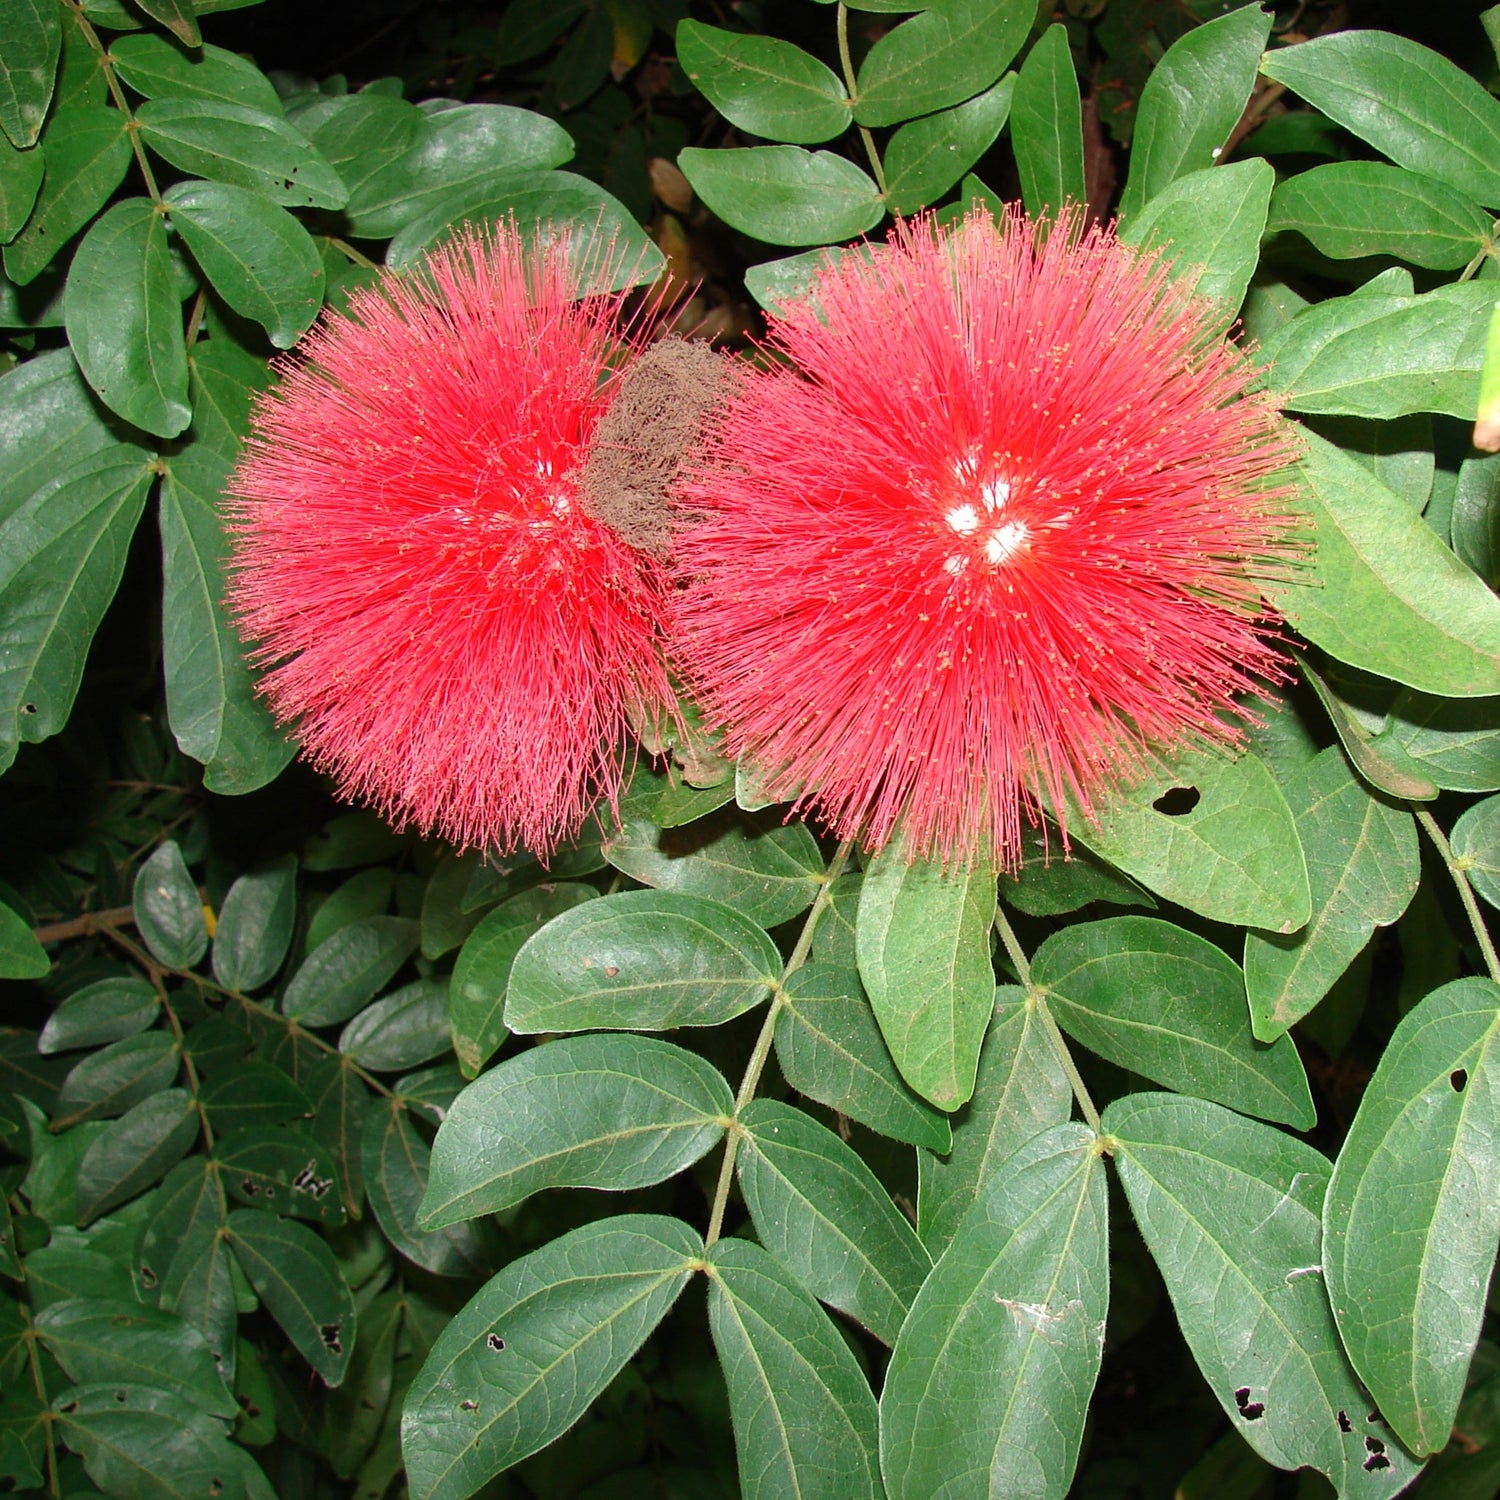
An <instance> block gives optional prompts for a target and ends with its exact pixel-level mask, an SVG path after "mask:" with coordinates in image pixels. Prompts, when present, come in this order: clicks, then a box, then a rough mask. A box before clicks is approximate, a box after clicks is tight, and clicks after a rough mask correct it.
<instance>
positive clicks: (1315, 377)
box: [1261, 105, 1500, 421]
mask: <svg viewBox="0 0 1500 1500" xmlns="http://www.w3.org/2000/svg"><path fill="white" fill-rule="evenodd" d="M1496 107H1497V108H1500V105H1497V106H1496ZM1493 300H1494V298H1493V296H1492V294H1491V293H1490V291H1489V290H1487V289H1486V288H1485V287H1484V286H1482V285H1480V284H1479V283H1477V282H1458V283H1454V284H1452V285H1449V286H1440V287H1438V288H1437V289H1436V290H1435V291H1431V292H1422V293H1420V294H1417V295H1409V294H1407V293H1403V292H1386V291H1362V292H1361V293H1360V294H1359V295H1358V296H1355V297H1333V298H1330V299H1329V300H1328V301H1326V302H1320V303H1318V304H1317V305H1316V306H1314V307H1310V308H1308V309H1307V310H1306V311H1305V312H1302V313H1299V314H1298V315H1297V316H1296V317H1295V318H1293V319H1292V321H1291V322H1290V323H1288V324H1287V325H1286V327H1285V328H1284V329H1282V330H1281V331H1280V332H1279V333H1277V334H1273V335H1272V337H1271V338H1270V339H1268V340H1267V341H1266V344H1265V347H1264V348H1263V349H1262V351H1261V353H1262V356H1263V357H1264V358H1265V359H1266V360H1267V361H1269V362H1270V364H1271V367H1272V368H1271V374H1270V377H1269V384H1270V385H1271V386H1272V388H1273V389H1274V390H1275V391H1276V393H1277V398H1278V400H1279V401H1280V402H1281V404H1282V405H1283V406H1285V407H1287V408H1288V409H1289V410H1291V411H1306V412H1331V413H1335V414H1339V413H1342V414H1346V415H1348V416H1355V417H1382V418H1389V417H1400V416H1405V415H1406V414H1407V413H1408V412H1422V411H1431V412H1446V413H1447V414H1448V415H1449V416H1453V417H1463V418H1465V419H1466V420H1469V421H1472V420H1473V418H1474V413H1475V408H1476V404H1477V401H1478V398H1479V368H1480V365H1481V363H1482V362H1483V357H1484V335H1485V328H1486V326H1487V325H1488V321H1489V313H1490V306H1491V303H1492V302H1493Z"/></svg>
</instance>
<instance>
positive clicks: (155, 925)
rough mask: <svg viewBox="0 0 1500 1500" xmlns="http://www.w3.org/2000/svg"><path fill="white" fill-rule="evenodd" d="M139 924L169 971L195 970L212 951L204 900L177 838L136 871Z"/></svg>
mask: <svg viewBox="0 0 1500 1500" xmlns="http://www.w3.org/2000/svg"><path fill="white" fill-rule="evenodd" d="M135 925H136V926H137V927H138V928H139V929H140V934H141V936H142V937H143V938H145V940H146V946H147V947H148V948H149V949H150V950H151V952H152V953H153V954H154V955H155V956H156V957H157V958H158V959H160V960H161V962H162V963H164V964H165V965H166V966H167V967H168V968H169V969H191V968H192V967H193V965H194V964H195V963H197V962H198V960H199V959H200V958H202V957H203V955H204V954H205V953H206V952H207V951H208V922H207V920H206V918H205V917H204V915H203V899H202V897H201V896H199V894H198V887H197V886H196V885H194V884H193V877H192V876H191V875H190V874H189V873H188V867H187V864H186V862H185V861H184V860H183V857H182V850H181V849H180V848H179V847H178V845H177V843H176V841H175V840H173V839H168V840H167V842H166V843H164V844H162V845H161V847H160V848H158V849H157V851H156V853H155V854H153V855H152V856H151V858H150V859H148V860H147V861H146V863H145V864H143V865H142V866H141V868H140V869H139V870H138V871H137V872H136V877H135Z"/></svg>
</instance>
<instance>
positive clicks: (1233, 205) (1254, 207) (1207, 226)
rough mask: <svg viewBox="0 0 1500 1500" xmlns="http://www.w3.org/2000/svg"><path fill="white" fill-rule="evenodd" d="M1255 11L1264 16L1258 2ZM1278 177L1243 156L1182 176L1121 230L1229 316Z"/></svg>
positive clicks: (1256, 251) (1251, 265)
mask: <svg viewBox="0 0 1500 1500" xmlns="http://www.w3.org/2000/svg"><path fill="white" fill-rule="evenodd" d="M1251 10H1252V11H1255V13H1256V14H1259V13H1260V12H1259V10H1258V8H1257V7H1254V6H1252V7H1251ZM1275 182H1276V174H1275V172H1274V171H1272V169H1271V165H1270V163H1269V162H1265V161H1240V162H1233V163H1231V164H1230V165H1229V166H1227V167H1212V168H1205V169H1204V170H1203V171H1201V172H1190V173H1188V175H1187V176H1185V177H1178V178H1177V179H1176V180H1175V181H1173V182H1172V183H1170V184H1168V185H1167V186H1166V187H1164V188H1163V189H1162V190H1161V191H1160V192H1158V193H1157V194H1155V195H1154V196H1153V197H1152V199H1151V202H1150V203H1149V204H1147V205H1146V207H1145V208H1143V209H1142V210H1141V211H1140V212H1139V213H1137V214H1136V215H1134V217H1132V218H1131V219H1130V220H1129V222H1128V223H1127V224H1126V225H1125V228H1124V229H1123V230H1122V231H1121V234H1120V238H1121V239H1122V240H1123V241H1124V242H1125V243H1126V244H1128V245H1147V246H1150V247H1151V248H1152V249H1160V250H1161V251H1162V252H1163V253H1164V254H1165V256H1166V258H1167V259H1168V260H1170V261H1171V262H1172V267H1173V274H1174V275H1177V276H1185V277H1186V278H1187V279H1188V280H1189V281H1190V282H1191V283H1192V286H1193V290H1194V291H1196V292H1197V293H1198V294H1199V295H1200V296H1202V297H1208V298H1210V299H1211V300H1212V301H1215V302H1217V303H1219V304H1220V305H1221V306H1222V307H1223V308H1224V309H1226V311H1227V312H1228V313H1230V314H1232V313H1234V312H1235V311H1236V310H1238V308H1239V305H1240V303H1241V302H1243V301H1244V300H1245V291H1246V288H1248V287H1249V285H1250V277H1251V276H1252V275H1253V274H1254V271H1255V267H1256V265H1257V263H1258V262H1259V260H1260V240H1261V235H1262V234H1263V233H1264V232H1265V227H1266V213H1267V210H1268V208H1269V206H1270V202H1271V189H1272V187H1273V186H1274V185H1275Z"/></svg>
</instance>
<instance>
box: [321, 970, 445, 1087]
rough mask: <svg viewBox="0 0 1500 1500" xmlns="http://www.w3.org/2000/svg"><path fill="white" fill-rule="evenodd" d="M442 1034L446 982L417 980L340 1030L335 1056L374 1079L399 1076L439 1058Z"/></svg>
mask: <svg viewBox="0 0 1500 1500" xmlns="http://www.w3.org/2000/svg"><path fill="white" fill-rule="evenodd" d="M452 1045H453V1038H452V1036H451V1034H450V1032H449V1030H448V976H447V975H446V974H444V975H443V976H442V977H441V978H438V979H418V980H415V981H414V982H413V983H411V984H407V985H403V986H402V987H401V988H400V989H399V990H397V991H396V992H395V993H394V994H391V995H387V996H386V997H385V998H384V999H383V1000H377V1001H375V1003H374V1004H373V1005H367V1006H366V1007H365V1008H364V1009H363V1010H362V1011H360V1013H359V1014H358V1015H357V1016H355V1018H354V1019H353V1020H352V1021H350V1023H349V1024H348V1025H347V1026H346V1027H344V1030H343V1034H342V1035H341V1036H340V1037H339V1051H340V1052H342V1053H344V1054H345V1056H347V1057H350V1058H352V1059H353V1060H354V1061H355V1062H356V1063H358V1064H359V1065H360V1067H362V1068H369V1069H371V1070H372V1071H374V1072H376V1073H402V1072H405V1071H406V1070H407V1069H408V1068H415V1067H418V1066H420V1065H421V1064H422V1063H425V1062H431V1061H432V1059H433V1058H435V1057H441V1056H442V1055H443V1054H444V1053H445V1052H447V1051H448V1050H449V1048H450V1047H451V1046H452Z"/></svg>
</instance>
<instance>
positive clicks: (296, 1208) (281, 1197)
mask: <svg viewBox="0 0 1500 1500" xmlns="http://www.w3.org/2000/svg"><path fill="white" fill-rule="evenodd" d="M214 1160H215V1161H216V1162H218V1164H219V1169H220V1171H221V1172H222V1174H223V1178H224V1186H225V1188H226V1189H227V1190H228V1192H229V1194H230V1196H231V1197H234V1198H237V1199H239V1201H240V1202H241V1203H248V1204H252V1205H254V1206H256V1207H258V1208H265V1209H268V1210H269V1211H270V1212H271V1213H277V1214H292V1215H293V1216H294V1217H296V1218H299V1219H312V1220H315V1221H320V1222H323V1223H328V1224H339V1223H342V1222H343V1218H344V1207H343V1204H342V1203H340V1201H339V1196H338V1194H337V1193H336V1192H334V1191H333V1187H334V1170H333V1163H332V1161H330V1160H329V1157H328V1153H327V1152H326V1151H324V1150H323V1148H322V1147H321V1146H319V1145H318V1143H317V1142H316V1141H315V1140H313V1138H312V1137H311V1136H310V1135H309V1134H308V1133H307V1132H306V1131H305V1130H298V1129H287V1128H284V1127H281V1126H275V1125H270V1126H267V1125H249V1126H242V1127H240V1128H239V1129H238V1130H234V1131H231V1132H230V1133H229V1134H228V1135H225V1136H223V1137H222V1138H221V1139H219V1140H218V1141H216V1142H215V1143H214Z"/></svg>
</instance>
